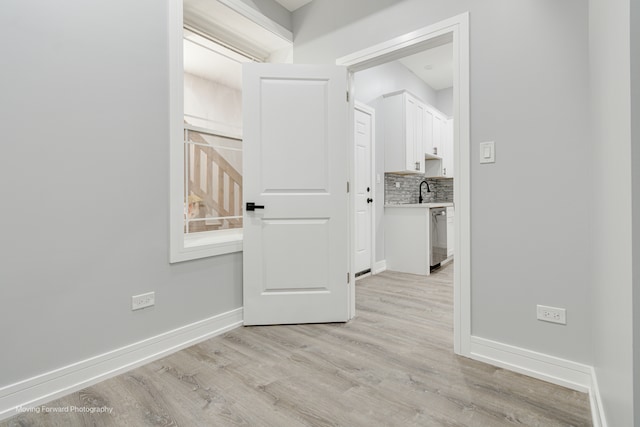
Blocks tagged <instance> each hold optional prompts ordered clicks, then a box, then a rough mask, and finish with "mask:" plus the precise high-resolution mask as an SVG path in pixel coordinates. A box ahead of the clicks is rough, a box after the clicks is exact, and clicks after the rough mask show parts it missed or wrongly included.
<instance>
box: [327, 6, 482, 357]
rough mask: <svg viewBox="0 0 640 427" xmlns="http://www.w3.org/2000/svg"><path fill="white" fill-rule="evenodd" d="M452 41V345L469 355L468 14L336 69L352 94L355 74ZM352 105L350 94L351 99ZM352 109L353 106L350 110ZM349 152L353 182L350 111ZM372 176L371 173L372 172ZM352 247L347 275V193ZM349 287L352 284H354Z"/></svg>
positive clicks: (371, 49)
mask: <svg viewBox="0 0 640 427" xmlns="http://www.w3.org/2000/svg"><path fill="white" fill-rule="evenodd" d="M449 41H453V117H454V130H453V133H454V135H453V138H454V173H455V180H454V205H455V208H456V215H455V223H454V229H455V251H456V255H455V257H456V261H455V263H454V274H453V276H454V278H453V316H454V318H453V335H454V337H453V346H454V351H455V352H456V353H457V354H461V355H464V356H470V352H471V349H470V347H471V191H470V185H471V173H470V172H471V163H470V148H471V147H470V118H469V111H470V104H469V13H468V12H466V13H463V14H460V15H457V16H454V17H452V18H449V19H446V20H444V21H441V22H438V23H435V24H433V25H429V26H428V27H425V28H422V29H419V30H416V31H412V32H410V33H408V34H405V35H402V36H400V37H396V38H393V39H391V40H388V41H386V42H383V43H379V44H376V45H374V46H371V47H368V48H366V49H363V50H360V51H357V52H354V53H352V54H349V55H346V56H343V57H342V58H338V59H337V60H336V64H337V65H343V66H346V67H347V69H348V71H349V80H350V91H353V73H355V72H356V71H361V70H364V69H367V68H371V67H374V66H376V65H380V64H384V63H387V62H390V61H393V60H396V59H398V58H402V57H404V56H407V55H411V54H413V53H416V52H419V51H422V50H425V49H428V48H430V47H435V46H439V45H441V44H444V43H447V42H449ZM350 98H351V100H352V101H351V102H352V103H353V96H351V97H350ZM352 107H353V106H352ZM349 111H350V116H351V117H350V120H349V122H350V123H351V128H352V129H351V131H350V135H351V136H350V138H351V145H352V149H351V150H349V151H350V152H351V153H352V154H351V156H352V158H351V159H350V165H351V170H350V180H351V182H354V178H355V167H354V158H353V153H354V150H355V147H354V144H355V142H354V141H355V140H354V134H353V132H354V130H353V108H349ZM374 173H375V172H374ZM349 203H350V208H351V210H352V214H351V215H350V216H351V239H350V240H351V244H352V247H351V249H350V251H349V253H350V256H351V260H350V261H349V265H350V266H351V271H355V261H354V258H355V257H354V256H353V244H354V234H355V232H354V230H355V228H354V221H355V218H354V215H353V210H354V208H355V197H354V196H353V192H351V195H350V202H349ZM352 284H354V283H353V282H352ZM351 294H352V297H351V301H350V317H353V316H355V286H352V289H351Z"/></svg>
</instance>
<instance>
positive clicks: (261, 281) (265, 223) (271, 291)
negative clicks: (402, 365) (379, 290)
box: [242, 64, 350, 325]
mask: <svg viewBox="0 0 640 427" xmlns="http://www.w3.org/2000/svg"><path fill="white" fill-rule="evenodd" d="M243 67H244V68H243V96H242V99H243V111H244V113H243V126H244V130H243V140H244V152H243V154H244V162H243V173H244V176H243V187H244V189H243V192H244V202H245V212H244V224H243V227H244V243H243V300H244V323H245V325H264V324H286V323H318V322H345V321H347V319H348V309H349V307H348V304H349V300H348V297H349V287H348V284H347V278H348V271H349V270H348V265H349V254H348V250H349V248H348V238H349V236H348V233H349V231H348V215H349V212H348V194H347V177H348V159H349V157H350V156H349V155H348V154H349V153H348V145H349V144H348V143H347V141H348V133H347V129H348V128H347V119H348V105H349V104H348V102H347V98H346V93H347V72H346V68H344V67H336V66H307V65H291V64H244V65H243ZM248 203H254V204H255V205H256V208H257V209H256V210H253V211H251V210H249V209H248V208H247V204H248ZM262 207H263V208H262Z"/></svg>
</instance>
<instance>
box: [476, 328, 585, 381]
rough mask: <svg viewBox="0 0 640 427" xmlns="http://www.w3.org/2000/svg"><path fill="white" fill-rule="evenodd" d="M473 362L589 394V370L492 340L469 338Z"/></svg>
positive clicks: (568, 361)
mask: <svg viewBox="0 0 640 427" xmlns="http://www.w3.org/2000/svg"><path fill="white" fill-rule="evenodd" d="M470 356H471V358H472V359H475V360H479V361H481V362H485V363H489V364H490V365H494V366H499V367H501V368H505V369H509V370H511V371H515V372H519V373H521V374H525V375H529V376H530V377H534V378H538V379H541V380H544V381H548V382H550V383H553V384H558V385H561V386H563V387H568V388H570V389H573V390H577V391H581V392H588V391H589V389H590V388H591V367H590V366H588V365H583V364H581V363H576V362H572V361H570V360H566V359H561V358H559V357H554V356H549V355H546V354H543V353H538V352H535V351H531V350H527V349H524V348H520V347H515V346H512V345H508V344H503V343H500V342H497V341H491V340H488V339H485V338H480V337H476V336H472V337H471V353H470Z"/></svg>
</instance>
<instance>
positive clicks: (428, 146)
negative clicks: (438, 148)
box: [424, 108, 433, 154]
mask: <svg viewBox="0 0 640 427" xmlns="http://www.w3.org/2000/svg"><path fill="white" fill-rule="evenodd" d="M424 152H425V153H428V154H433V112H432V111H431V110H430V109H429V108H425V109H424Z"/></svg>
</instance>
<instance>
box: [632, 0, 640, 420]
mask: <svg viewBox="0 0 640 427" xmlns="http://www.w3.org/2000/svg"><path fill="white" fill-rule="evenodd" d="M630 3H631V37H630V39H631V72H630V75H631V165H632V169H631V173H632V184H631V188H632V197H633V202H632V207H631V209H632V213H633V216H632V224H631V228H632V230H633V235H632V236H633V243H632V245H633V246H632V252H633V259H632V263H633V283H632V294H633V415H634V421H635V423H634V425H636V426H640V309H639V308H638V307H640V291H639V290H640V166H639V165H640V3H638V2H637V1H636V2H630Z"/></svg>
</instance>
